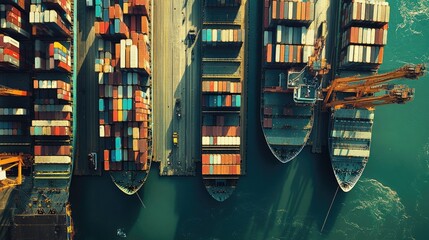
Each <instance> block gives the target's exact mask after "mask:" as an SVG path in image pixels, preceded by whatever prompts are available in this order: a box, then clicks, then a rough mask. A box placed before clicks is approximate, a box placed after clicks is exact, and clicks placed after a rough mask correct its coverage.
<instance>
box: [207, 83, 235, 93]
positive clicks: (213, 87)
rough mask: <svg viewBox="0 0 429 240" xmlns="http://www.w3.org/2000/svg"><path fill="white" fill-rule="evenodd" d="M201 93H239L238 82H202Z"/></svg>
mask: <svg viewBox="0 0 429 240" xmlns="http://www.w3.org/2000/svg"><path fill="white" fill-rule="evenodd" d="M202 90H203V93H206V92H207V93H216V92H220V93H241V90H242V86H241V83H240V82H231V81H204V82H203V83H202Z"/></svg>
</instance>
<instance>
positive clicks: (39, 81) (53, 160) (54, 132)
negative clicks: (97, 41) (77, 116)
mask: <svg viewBox="0 0 429 240" xmlns="http://www.w3.org/2000/svg"><path fill="white" fill-rule="evenodd" d="M72 16H73V15H72V2H71V1H70V0H61V1H40V0H32V1H31V5H30V14H29V21H30V23H31V25H32V30H31V33H32V35H33V36H34V38H35V41H34V69H35V70H36V74H35V76H34V80H33V84H32V88H33V96H34V118H33V121H32V122H31V127H30V134H31V135H32V136H34V140H35V144H34V164H35V181H38V182H39V185H40V186H44V185H45V184H49V181H51V180H52V179H57V180H58V182H63V183H64V185H61V186H62V187H65V188H68V184H69V178H70V176H71V166H72V158H71V155H72V153H71V149H72V146H71V144H72V143H71V139H72V101H73V96H72V85H73V80H72V76H71V73H72V51H73V49H72V41H71V39H72Z"/></svg>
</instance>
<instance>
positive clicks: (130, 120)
mask: <svg viewBox="0 0 429 240" xmlns="http://www.w3.org/2000/svg"><path fill="white" fill-rule="evenodd" d="M87 4H88V3H87ZM152 7H153V6H151V2H150V1H148V0H144V1H133V2H131V3H124V2H119V3H113V2H109V1H107V2H106V1H95V8H94V11H95V18H96V21H95V22H94V31H95V36H96V37H97V41H96V43H97V44H98V54H97V56H96V59H95V72H96V74H97V75H98V84H99V91H98V93H99V104H98V106H99V137H100V138H99V145H100V146H101V147H100V149H101V150H100V152H99V156H102V160H101V161H102V162H103V169H104V170H105V171H108V172H109V173H110V176H111V179H112V181H113V183H114V184H115V186H117V187H118V188H119V189H120V190H121V191H122V192H124V193H125V194H128V195H132V194H135V193H136V192H137V191H138V190H139V189H141V187H142V186H143V185H144V183H145V181H146V179H147V177H148V175H149V171H150V166H151V161H152V113H151V111H152V77H151V74H152V73H151V68H152V67H151V66H152V65H151V49H152V47H151V46H152V44H151V13H152V11H151V8H152Z"/></svg>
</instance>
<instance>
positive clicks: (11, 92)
mask: <svg viewBox="0 0 429 240" xmlns="http://www.w3.org/2000/svg"><path fill="white" fill-rule="evenodd" d="M0 96H16V97H26V96H29V94H28V92H27V91H23V90H19V89H13V88H9V87H6V86H3V85H0Z"/></svg>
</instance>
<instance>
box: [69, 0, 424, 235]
mask: <svg viewBox="0 0 429 240" xmlns="http://www.w3.org/2000/svg"><path fill="white" fill-rule="evenodd" d="M389 2H390V5H391V20H390V25H389V27H390V28H389V34H388V46H387V47H386V51H385V55H384V64H383V65H382V67H381V69H380V72H383V71H384V72H385V71H389V70H393V69H394V68H397V67H400V66H401V65H403V64H404V63H420V62H425V63H428V62H429V1H428V0H395V1H394V0H391V1H389ZM259 6H260V4H258V3H257V1H250V24H251V26H252V27H251V28H250V39H249V41H250V49H257V46H259V45H260V43H261V38H260V32H258V31H260V29H259V27H256V26H259V19H260V18H261V12H260V11H258V7H259ZM259 59H260V53H259V52H258V51H252V52H251V53H250V56H249V66H250V67H249V78H248V81H249V96H250V97H249V109H248V120H249V121H248V135H247V136H248V138H247V146H248V147H247V149H248V152H247V175H246V176H243V177H241V179H240V181H239V184H238V187H237V189H236V191H235V192H234V194H233V196H232V197H231V198H230V199H228V200H227V201H225V202H223V203H219V202H216V201H215V200H213V199H212V198H211V197H210V196H209V194H208V193H207V192H206V190H205V188H204V186H203V184H202V179H201V175H197V176H195V177H159V175H158V169H156V167H157V166H156V165H155V167H154V168H153V169H152V171H151V173H150V176H149V178H148V181H147V183H146V184H145V186H144V188H143V189H142V190H141V191H140V195H141V196H142V198H143V201H144V204H145V206H146V208H144V207H143V206H142V205H141V203H140V202H139V200H138V198H137V197H136V196H126V195H124V194H123V193H121V192H120V191H119V190H118V189H117V188H116V187H115V186H114V184H113V183H112V182H111V180H110V177H109V176H104V177H74V178H73V183H72V193H71V203H72V207H73V217H74V221H75V230H76V238H77V239H117V238H118V237H117V236H116V230H117V229H118V228H124V231H125V232H126V233H127V235H128V239H346V238H347V239H428V237H429V229H428V227H429V77H428V76H426V77H424V78H421V79H420V80H418V81H411V82H410V81H407V83H408V84H409V85H410V86H412V87H415V88H416V96H415V99H414V101H412V102H410V103H408V104H405V105H389V106H381V107H378V108H377V111H376V117H375V122H374V128H373V141H372V146H371V157H370V160H369V162H368V165H367V167H366V169H365V171H364V173H363V176H362V177H361V179H360V181H359V182H358V184H357V185H356V186H355V188H354V189H353V190H352V191H351V192H349V193H347V194H345V193H342V192H341V191H339V192H338V195H337V198H336V200H335V202H334V205H333V207H332V210H331V213H330V215H329V218H328V220H327V222H326V226H325V228H324V231H323V233H321V232H320V229H321V227H322V225H323V221H324V219H325V215H326V212H327V210H328V208H329V205H330V202H331V199H332V197H333V195H334V193H335V190H336V188H337V183H336V181H335V178H334V176H333V173H332V170H331V167H330V162H329V158H328V156H327V155H326V154H325V155H323V154H322V155H314V154H311V153H310V149H305V150H304V151H303V152H302V153H301V154H300V155H299V157H298V158H297V159H295V160H294V161H292V162H291V163H289V164H281V163H279V162H278V161H277V160H276V159H275V158H274V157H273V156H272V155H271V153H270V151H269V150H268V147H267V146H266V143H265V141H264V139H263V135H262V132H261V130H260V127H259V99H258V96H259V89H260V88H259V76H260V70H258V69H259V67H258V66H259V61H258V60H259ZM325 152H326V150H325Z"/></svg>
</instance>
